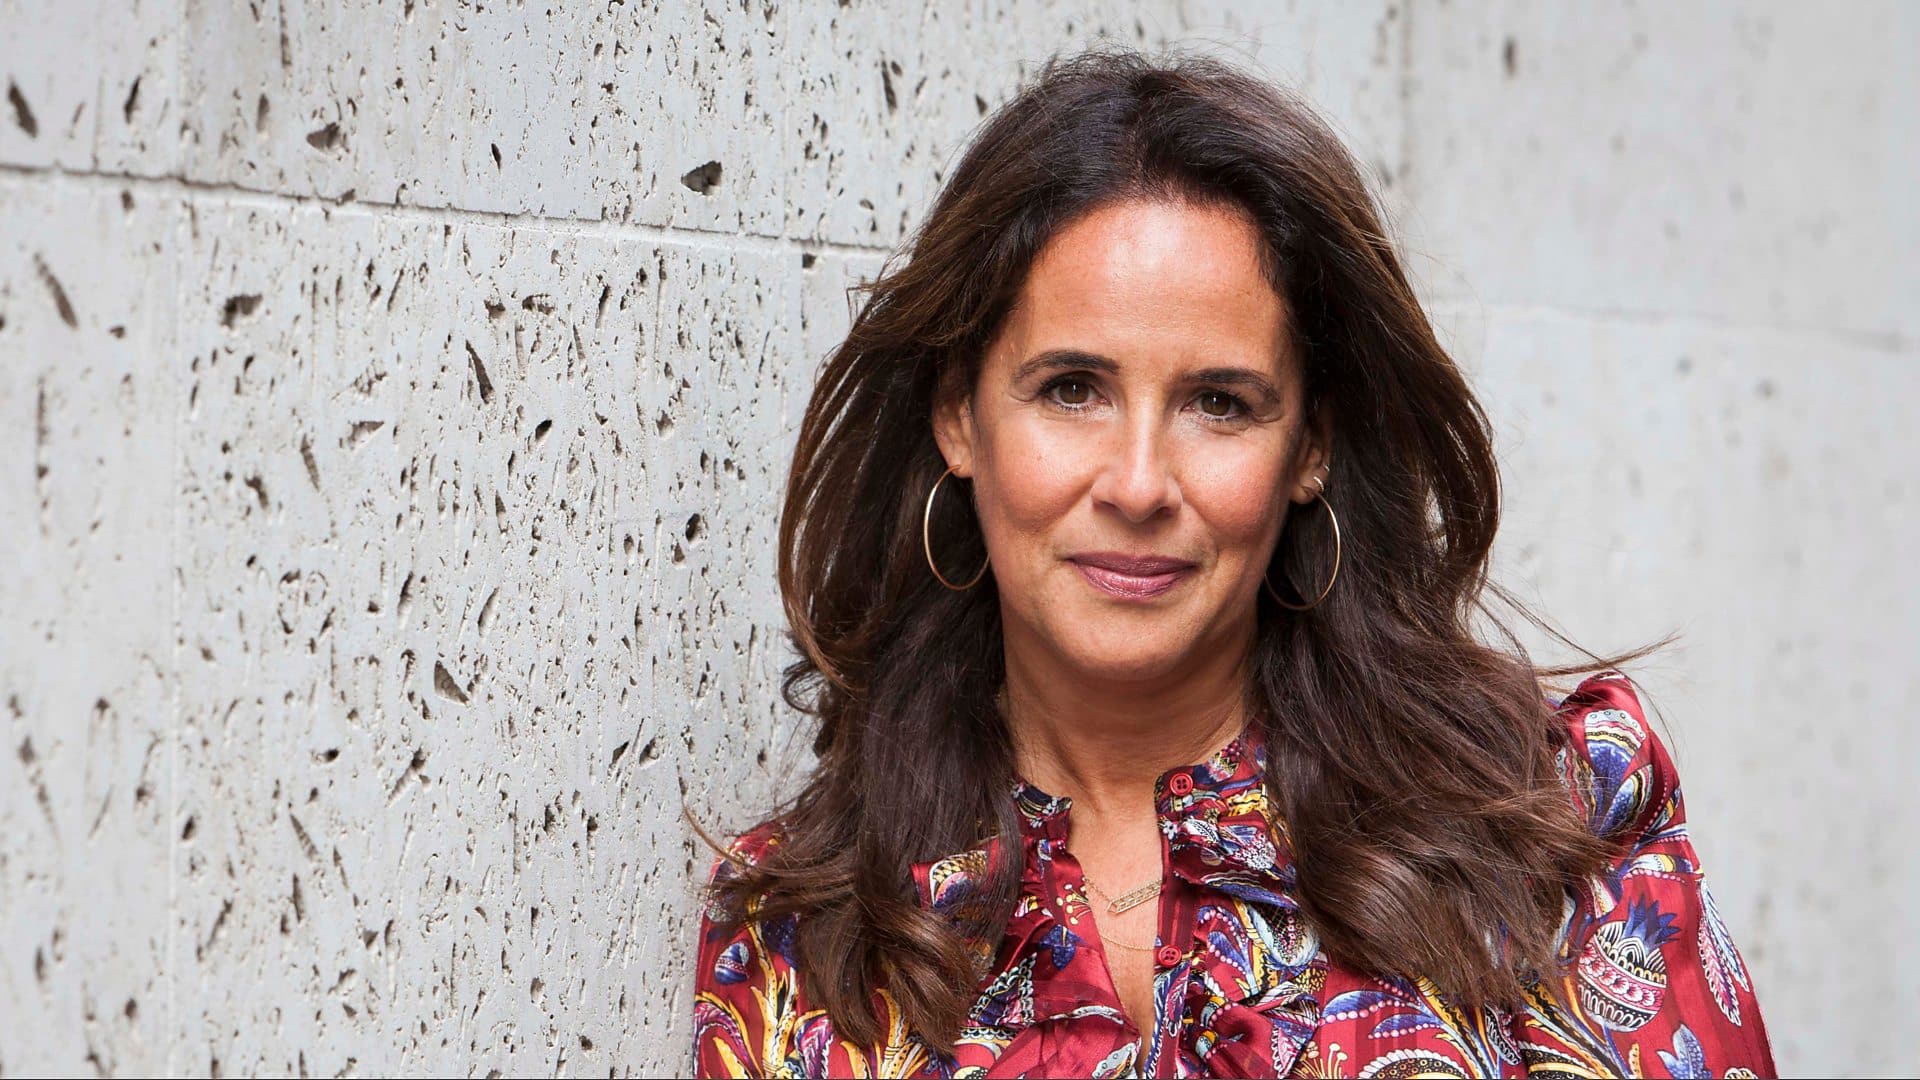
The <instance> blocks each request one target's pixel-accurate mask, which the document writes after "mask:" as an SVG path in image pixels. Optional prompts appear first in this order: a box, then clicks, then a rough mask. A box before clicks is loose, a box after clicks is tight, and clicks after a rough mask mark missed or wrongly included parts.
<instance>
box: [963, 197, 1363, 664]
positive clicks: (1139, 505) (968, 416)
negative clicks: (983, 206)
mask: <svg viewBox="0 0 1920 1080" xmlns="http://www.w3.org/2000/svg"><path fill="white" fill-rule="evenodd" d="M1259 244H1260V239H1259V235H1258V233H1257V231H1256V230H1255V226H1254V224H1253V222H1252V220H1251V219H1250V218H1249V217H1248V216H1247V215H1246V214H1245V213H1243V212H1241V211H1239V210H1237V209H1234V208H1223V207H1219V206H1203V205H1194V204H1188V203H1177V202H1167V201H1157V200H1156V201H1144V200H1133V201H1125V202H1120V203H1116V204H1113V205H1110V206H1107V207H1104V208H1101V209H1099V210H1096V211H1093V212H1092V213H1089V214H1087V215H1085V216H1083V217H1081V218H1079V219H1078V220H1076V221H1074V222H1072V223H1071V224H1069V225H1068V226H1066V227H1065V228H1063V229H1061V230H1060V231H1058V232H1057V233H1055V234H1054V236H1053V237H1052V239H1051V240H1050V241H1049V242H1048V243H1047V245H1046V246H1045V247H1044V248H1043V249H1042V250H1041V251H1040V253H1039V255H1038V256H1037V258H1036V259H1035V261H1034V264H1033V266H1032V268H1031V271H1030V272H1029V274H1028V276H1027V279H1026V281H1025V283H1024V285H1023V287H1022V289H1021V292H1020V295H1019V298H1018V300H1017V302H1016V304H1015V305H1014V308H1013V310H1012V312H1011V313H1010V314H1009V316H1008V317H1007V319H1006V321H1005V323H1004V324H1003V326H1002V327H1001V330H1000V333H999V334H998V336H997V337H996V338H995V339H994V341H993V342H992V343H991V344H990V345H989V347H988V350H987V353H986V355H985V356H984V357H983V358H982V364H981V369H980V372H979V375H978V381H977V382H976V384H975V386H974V387H973V393H972V395H971V398H970V399H967V400H965V401H949V402H946V403H944V404H943V405H942V406H940V407H939V408H938V409H936V412H935V420H934V428H935V437H936V439H937V441H938V442H939V445H940V448H941V452H942V453H943V454H944V455H945V457H946V460H947V462H948V463H949V464H951V465H953V466H955V474H956V475H959V476H963V477H969V478H971V479H972V481H973V497H974V505H975V509H976V511H977V513H978V516H979V520H980V526H981V529H982V532H983V534H984V537H985V540H986V546H987V554H988V558H989V560H990V561H991V564H992V566H993V571H994V580H995V581H996V582H997V584H998V588H999V592H1000V605H1001V614H1002V623H1003V627H1004V629H1005V632H1006V634H1007V643H1008V647H1009V648H1010V649H1011V648H1016V647H1027V646H1039V647H1041V648H1043V649H1044V650H1045V651H1046V652H1047V653H1049V654H1050V655H1051V657H1052V658H1053V659H1054V660H1056V661H1058V662H1062V663H1065V664H1067V665H1069V666H1070V667H1072V668H1074V669H1076V670H1077V671H1078V672H1079V673H1081V674H1083V675H1088V676H1098V677H1103V678H1108V679H1119V680H1123V681H1146V680H1154V679H1160V678H1165V677H1168V676H1171V675H1176V674H1177V673H1178V672H1179V671H1180V670H1183V669H1184V667H1185V666H1186V662H1188V661H1190V660H1191V659H1193V658H1195V657H1196V656H1198V655H1200V654H1201V652H1202V651H1203V650H1206V651H1209V653H1210V654H1211V650H1216V649H1221V648H1240V647H1244V645H1245V643H1246V642H1247V641H1249V640H1251V637H1252V633H1253V628H1254V611H1255V603H1256V600H1257V594H1258V592H1259V589H1260V580H1261V575H1262V573H1263V572H1264V571H1265V569H1266V567H1267V562H1268V559H1269V557H1270V556H1271V554H1272V551H1273V547H1274V544H1275V542H1276V541H1277V539H1278V537H1279V535H1280V531H1281V529H1282V528H1283V526H1284V523H1285V520H1286V514H1287V508H1288V506H1289V505H1290V503H1305V502H1308V501H1310V500H1311V499H1312V498H1313V497H1314V493H1315V491H1316V490H1317V489H1316V487H1315V485H1314V484H1313V482H1312V480H1311V479H1310V478H1311V477H1312V476H1313V475H1314V473H1315V472H1316V470H1318V469H1319V468H1320V466H1321V465H1322V464H1323V463H1324V461H1325V458H1324V454H1323V451H1322V446H1323V445H1324V438H1323V436H1322V435H1320V434H1319V433H1318V432H1316V431H1314V430H1313V429H1310V428H1309V426H1308V425H1307V424H1306V423H1305V417H1304V406H1305V398H1304V393H1303V389H1302V381H1301V380H1302V375H1301V363H1300V358H1299V357H1298V355H1297V353H1296V349H1295V346H1294V344H1293V336H1292V331H1291V327H1290V324H1289V316H1288V311H1287V305H1286V303H1285V301H1284V300H1283V299H1282V298H1281V297H1280V296H1279V295H1278V294H1277V293H1276V292H1275V290H1274V289H1273V287H1272V285H1270V284H1269V283H1268V281H1267V279H1266V276H1265V275H1264V274H1263V273H1262V271H1261V267H1260V246H1259Z"/></svg>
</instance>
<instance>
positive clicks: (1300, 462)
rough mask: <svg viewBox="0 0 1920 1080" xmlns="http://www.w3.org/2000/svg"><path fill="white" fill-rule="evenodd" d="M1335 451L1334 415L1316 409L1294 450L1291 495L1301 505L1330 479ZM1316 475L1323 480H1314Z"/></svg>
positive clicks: (1317, 492)
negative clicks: (1297, 447) (1315, 481)
mask: <svg viewBox="0 0 1920 1080" xmlns="http://www.w3.org/2000/svg"><path fill="white" fill-rule="evenodd" d="M1332 454H1333V421H1332V417H1331V416H1329V415H1328V410H1326V409H1314V410H1313V412H1312V413H1311V414H1309V417H1308V419H1307V421H1306V423H1305V425H1304V426H1303V427H1302V429H1301V432H1300V446H1299V449H1298V450H1297V451H1295V454H1294V470H1293V474H1292V479H1293V490H1292V492H1291V493H1290V494H1289V496H1288V497H1289V498H1291V499H1292V500H1293V501H1294V502H1297V503H1300V504H1302V505H1305V504H1307V503H1310V502H1312V501H1313V500H1314V499H1315V498H1317V497H1319V494H1320V491H1321V487H1322V485H1325V484H1326V483H1328V482H1329V481H1330V479H1331V476H1330V473H1331V469H1330V465H1331V458H1332ZM1315 477H1318V478H1319V479H1320V483H1318V484H1316V483H1314V482H1313V480H1314V478H1315Z"/></svg>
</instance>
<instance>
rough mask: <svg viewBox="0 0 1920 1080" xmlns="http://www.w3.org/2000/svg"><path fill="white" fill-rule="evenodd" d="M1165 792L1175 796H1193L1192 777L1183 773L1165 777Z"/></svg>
mask: <svg viewBox="0 0 1920 1080" xmlns="http://www.w3.org/2000/svg"><path fill="white" fill-rule="evenodd" d="M1167 790H1168V791H1171V792H1173V793H1174V794H1175V795H1191V794H1193V777H1192V776H1190V775H1188V774H1187V773H1183V772H1177V773H1174V774H1173V775H1172V776H1169V777H1167Z"/></svg>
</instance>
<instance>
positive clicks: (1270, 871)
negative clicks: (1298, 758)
mask: <svg viewBox="0 0 1920 1080" xmlns="http://www.w3.org/2000/svg"><path fill="white" fill-rule="evenodd" d="M1266 769H1267V754H1266V745H1265V743H1264V741H1263V740H1262V738H1261V735H1260V731H1259V729H1258V728H1256V727H1248V728H1244V729H1242V731H1241V732H1240V734H1239V735H1237V736H1235V737H1234V739H1233V740H1232V741H1231V742H1229V743H1227V744H1226V745H1225V746H1223V747H1221V748H1220V749H1219V750H1217V751H1215V752H1214V753H1213V755H1212V756H1210V757H1208V758H1207V759H1206V760H1205V761H1201V762H1199V763H1197V764H1193V765H1185V766H1182V767H1180V768H1177V769H1169V770H1167V771H1166V772H1164V773H1161V774H1160V776H1159V778H1158V779H1156V780H1155V781H1154V784H1153V803H1154V810H1155V812H1156V815H1157V816H1158V818H1159V822H1160V832H1161V835H1162V836H1164V837H1166V840H1167V856H1168V862H1169V866H1170V868H1171V869H1172V871H1173V872H1174V873H1175V874H1178V875H1179V876H1181V877H1184V878H1186V879H1187V880H1188V881H1191V882H1193V883H1194V884H1197V885H1205V886H1208V887H1210V888H1214V889H1218V890H1220V891H1222V892H1225V893H1229V894H1232V895H1234V896H1237V897H1240V898H1241V899H1244V900H1249V901H1253V902H1256V903H1262V904H1272V905H1276V906H1279V907H1284V908H1288V909H1294V908H1297V907H1298V906H1299V903H1298V901H1297V900H1296V899H1295V896H1296V895H1297V890H1296V876H1295V874H1294V869H1293V861H1292V859H1291V858H1290V857H1288V855H1287V834H1286V825H1285V823H1284V822H1283V821H1281V820H1280V817H1279V814H1278V811H1277V810H1276V809H1275V807H1274V806H1273V802H1272V799H1271V797H1270V796H1269V794H1268V792H1267V786H1266V784H1265V783H1264V780H1265V777H1266ZM1013 798H1014V802H1015V805H1016V806H1017V807H1018V808H1019V811H1020V813H1019V818H1020V822H1021V826H1022V830H1023V831H1024V832H1025V833H1026V835H1027V836H1028V837H1029V838H1030V839H1035V840H1037V839H1044V840H1047V841H1049V842H1050V846H1051V845H1060V844H1064V843H1065V842H1066V839H1067V833H1068V824H1067V823H1068V815H1069V813H1070V812H1071V811H1072V809H1073V800H1072V799H1070V798H1068V797H1066V796H1064V795H1050V794H1048V793H1046V792H1044V791H1042V790H1040V789H1039V788H1037V787H1035V786H1034V785H1032V784H1030V783H1027V782H1026V781H1024V780H1016V781H1015V782H1014V785H1013ZM923 898H924V894H923Z"/></svg>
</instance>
